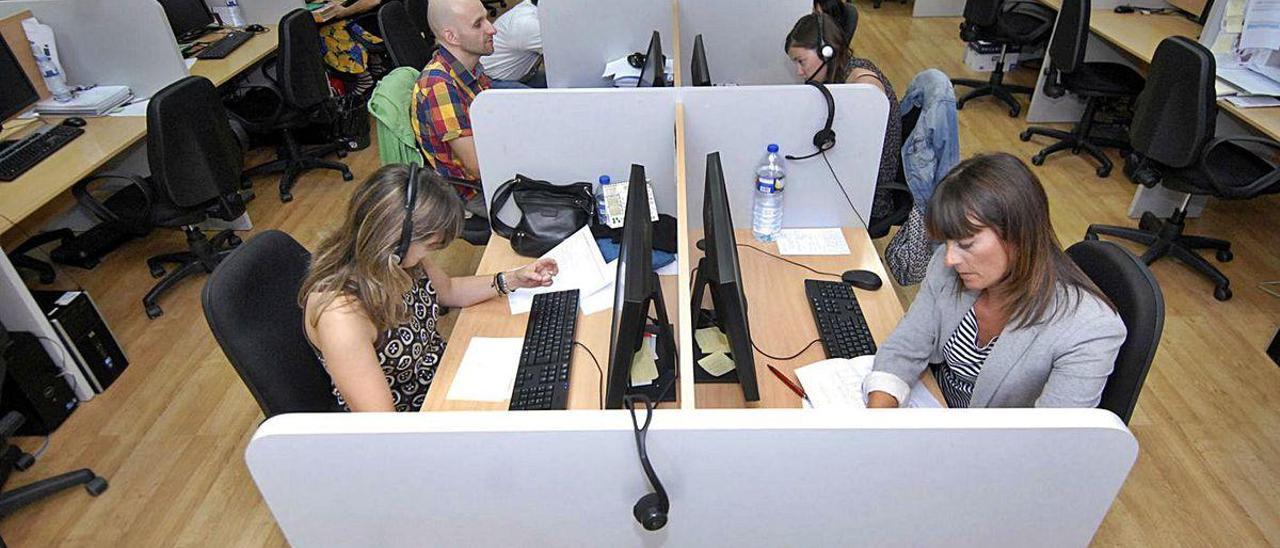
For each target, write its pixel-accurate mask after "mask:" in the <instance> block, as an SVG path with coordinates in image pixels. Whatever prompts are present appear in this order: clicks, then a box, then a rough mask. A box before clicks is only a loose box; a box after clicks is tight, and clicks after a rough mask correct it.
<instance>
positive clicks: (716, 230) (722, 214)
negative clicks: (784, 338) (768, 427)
mask: <svg viewBox="0 0 1280 548" xmlns="http://www.w3.org/2000/svg"><path fill="white" fill-rule="evenodd" d="M702 227H703V230H704V232H705V237H704V239H703V241H702V243H701V244H700V247H704V248H705V249H704V251H705V252H706V254H705V255H704V256H703V257H702V259H701V260H700V261H698V273H697V275H696V276H695V277H694V282H693V284H694V285H693V318H695V320H694V321H695V322H699V323H698V325H695V326H694V327H695V328H702V327H708V326H709V325H714V326H716V327H719V328H720V329H721V330H722V331H724V333H725V335H727V336H728V337H729V349H730V351H731V352H732V353H733V362H734V366H735V367H734V370H733V371H731V372H729V373H725V374H724V375H721V376H719V377H715V376H713V375H711V374H710V373H707V372H706V371H704V370H703V369H702V368H701V367H695V368H694V382H737V383H739V384H741V385H742V395H743V397H744V398H745V399H746V400H747V401H759V399H760V387H759V385H758V384H756V362H755V354H753V353H752V347H751V327H750V326H749V325H748V322H747V298H746V295H744V294H743V292H742V270H741V268H740V267H739V266H738V243H737V240H736V239H735V238H734V234H733V218H732V216H731V213H730V211H729V196H728V194H727V193H726V191H725V187H724V170H723V169H722V168H721V167H720V153H719V152H712V153H711V154H708V155H707V175H706V190H705V191H704V193H703V198H702ZM708 286H709V287H710V289H711V303H712V305H711V306H712V311H711V314H710V315H709V316H708V315H706V314H704V313H703V311H702V296H703V292H704V291H705V290H706V289H707V287H708ZM704 323H705V324H707V325H704ZM694 348H695V350H697V353H695V354H694V361H697V359H698V358H700V357H701V356H700V354H701V350H700V349H698V348H697V341H696V340H695V341H694Z"/></svg>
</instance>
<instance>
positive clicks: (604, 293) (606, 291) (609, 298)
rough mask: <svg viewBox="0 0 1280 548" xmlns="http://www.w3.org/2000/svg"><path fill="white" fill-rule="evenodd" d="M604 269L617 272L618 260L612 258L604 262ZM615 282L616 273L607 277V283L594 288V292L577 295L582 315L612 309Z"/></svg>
mask: <svg viewBox="0 0 1280 548" xmlns="http://www.w3.org/2000/svg"><path fill="white" fill-rule="evenodd" d="M605 269H606V270H608V271H609V272H617V271H618V260H617V259H614V260H613V262H611V263H609V264H606V265H605ZM616 283H617V275H616V274H615V275H614V276H613V277H611V278H609V283H608V284H606V285H605V286H604V287H602V288H600V289H598V290H596V292H595V293H592V294H590V295H587V296H586V297H582V296H581V295H579V297H578V306H579V307H581V308H582V315H583V316H590V315H592V314H595V313H596V312H600V311H603V310H610V309H612V308H613V288H614V285H615V284H616Z"/></svg>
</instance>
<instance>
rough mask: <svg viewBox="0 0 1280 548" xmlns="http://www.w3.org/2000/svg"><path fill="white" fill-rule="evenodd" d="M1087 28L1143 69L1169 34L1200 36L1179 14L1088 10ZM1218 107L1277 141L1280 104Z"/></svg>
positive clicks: (1053, 3)
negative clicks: (1278, 105)
mask: <svg viewBox="0 0 1280 548" xmlns="http://www.w3.org/2000/svg"><path fill="white" fill-rule="evenodd" d="M1040 2H1042V3H1043V4H1044V5H1046V6H1049V7H1051V8H1053V9H1055V10H1056V9H1058V8H1059V7H1060V6H1061V5H1062V0H1040ZM1089 30H1090V31H1092V32H1093V33H1094V34H1096V35H1098V36H1099V37H1100V38H1102V39H1103V40H1106V41H1107V43H1110V44H1112V45H1114V46H1115V47H1116V48H1118V49H1120V50H1121V51H1123V52H1125V53H1126V54H1128V55H1130V56H1132V57H1133V58H1134V59H1136V60H1137V61H1138V62H1139V63H1140V64H1141V65H1142V67H1143V70H1144V71H1145V68H1146V66H1147V65H1148V64H1150V63H1151V58H1152V57H1154V56H1155V53H1156V46H1159V45H1160V41H1162V40H1164V39H1165V38H1168V37H1170V36H1186V37H1188V38H1191V39H1192V40H1196V39H1198V38H1199V37H1200V30H1201V27H1200V25H1198V24H1196V23H1194V22H1192V21H1190V20H1188V19H1186V18H1185V17H1182V16H1179V15H1142V14H1140V13H1116V12H1115V11H1112V10H1109V9H1108V10H1101V9H1097V10H1093V11H1091V12H1090V13H1089ZM1218 106H1219V107H1220V108H1221V109H1222V110H1225V111H1226V112H1229V113H1231V115H1232V116H1234V117H1236V118H1237V119H1239V120H1240V121H1241V122H1244V124H1245V125H1247V126H1249V127H1251V128H1253V129H1254V130H1255V131H1258V132H1260V133H1262V134H1263V135H1266V136H1268V137H1270V138H1272V139H1277V140H1280V107H1266V108H1251V109H1241V108H1236V107H1235V106H1234V105H1232V104H1231V103H1228V102H1227V101H1226V100H1225V99H1220V100H1219V101H1218Z"/></svg>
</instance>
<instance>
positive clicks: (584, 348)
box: [573, 341, 604, 410]
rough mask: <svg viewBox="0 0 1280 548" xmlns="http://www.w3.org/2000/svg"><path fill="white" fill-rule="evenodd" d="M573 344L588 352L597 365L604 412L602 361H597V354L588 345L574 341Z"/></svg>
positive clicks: (601, 406)
mask: <svg viewBox="0 0 1280 548" xmlns="http://www.w3.org/2000/svg"><path fill="white" fill-rule="evenodd" d="M573 344H576V345H578V346H581V347H582V349H583V350H586V351H587V355H588V356H591V361H592V362H594V363H595V364H596V371H598V372H600V409H601V410H603V409H604V369H603V368H601V367H600V360H597V359H596V354H595V352H592V351H591V349H590V348H587V345H585V344H582V343H580V342H578V341H573Z"/></svg>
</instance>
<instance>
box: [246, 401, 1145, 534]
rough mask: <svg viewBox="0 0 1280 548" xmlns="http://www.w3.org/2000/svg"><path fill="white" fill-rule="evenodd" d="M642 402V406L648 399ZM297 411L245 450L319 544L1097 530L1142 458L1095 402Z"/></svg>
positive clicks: (280, 507)
mask: <svg viewBox="0 0 1280 548" xmlns="http://www.w3.org/2000/svg"><path fill="white" fill-rule="evenodd" d="M641 419H642V420H643V417H641ZM647 449H648V454H649V458H650V459H651V461H652V464H653V467H654V469H655V470H656V471H657V473H658V475H659V477H660V478H661V480H662V482H663V485H664V486H665V487H666V489H667V491H668V493H669V494H670V497H671V511H670V521H669V523H668V524H667V525H666V527H665V528H663V529H662V530H660V531H657V532H648V531H645V530H644V529H643V528H641V527H640V525H638V524H637V523H636V521H635V519H634V518H633V517H632V506H633V504H634V503H635V502H636V500H637V499H639V498H640V497H641V496H642V495H644V494H645V493H648V492H649V491H650V489H649V485H648V483H647V482H646V480H645V477H644V475H643V474H642V472H641V468H640V463H639V461H638V458H637V456H636V447H635V438H634V437H633V435H632V427H631V422H630V418H629V417H628V416H627V412H626V411H620V410H619V411H572V412H536V411H535V412H510V413H497V412H492V411H479V412H439V413H400V414H397V413H356V414H298V415H282V416H278V417H274V418H272V419H270V420H268V421H266V422H265V423H263V424H262V425H261V426H260V427H259V428H258V431H257V432H256V433H255V434H254V437H253V439H252V440H251V441H250V442H249V446H248V449H247V450H246V452H245V461H246V463H247V464H248V468H249V471H250V473H251V474H252V475H253V479H254V482H255V483H256V484H257V487H258V490H259V491H260V492H261V493H262V496H263V499H264V500H265V501H266V503H267V506H268V507H269V508H270V509H271V512H272V514H273V515H274V517H275V519H276V521H277V523H279V525H280V528H281V530H282V531H283V532H284V535H285V537H286V538H287V539H288V541H289V543H290V544H291V545H293V546H297V547H299V548H306V547H311V546H325V547H341V546H582V545H592V546H735V547H738V546H851V545H857V546H961V547H963V546H981V547H986V546H1048V547H1053V546H1070V547H1079V546H1086V545H1087V544H1088V543H1089V542H1090V539H1092V537H1093V535H1094V533H1095V532H1096V530H1097V528H1098V525H1099V524H1100V523H1101V522H1102V519H1103V517H1104V516H1105V515H1106V513H1107V510H1108V508H1109V507H1110V505H1111V503H1112V501H1113V500H1114V499H1115V496H1116V494H1117V492H1118V491H1119V489H1120V487H1121V485H1122V484H1123V483H1124V480H1125V477H1126V476H1127V475H1128V473H1129V469H1130V468H1131V466H1132V465H1133V462H1134V460H1135V458H1136V456H1137V451H1138V447H1137V442H1136V440H1135V439H1134V437H1133V435H1132V434H1130V433H1129V431H1128V430H1127V429H1126V428H1125V426H1124V425H1123V424H1122V423H1121V422H1120V421H1119V420H1118V419H1117V418H1116V417H1115V415H1112V414H1111V413H1110V412H1107V411H1103V410H1097V409H972V410H969V409H964V410H946V409H897V410H859V411H835V410H828V411H816V410H802V409H748V410H662V411H658V412H656V413H655V416H654V418H653V423H652V426H651V427H650V430H649V433H648V440H647Z"/></svg>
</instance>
